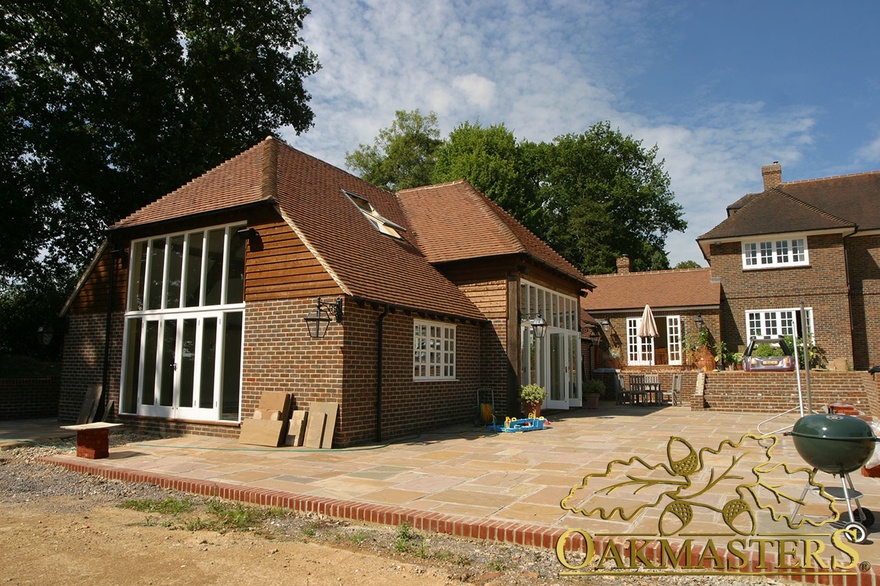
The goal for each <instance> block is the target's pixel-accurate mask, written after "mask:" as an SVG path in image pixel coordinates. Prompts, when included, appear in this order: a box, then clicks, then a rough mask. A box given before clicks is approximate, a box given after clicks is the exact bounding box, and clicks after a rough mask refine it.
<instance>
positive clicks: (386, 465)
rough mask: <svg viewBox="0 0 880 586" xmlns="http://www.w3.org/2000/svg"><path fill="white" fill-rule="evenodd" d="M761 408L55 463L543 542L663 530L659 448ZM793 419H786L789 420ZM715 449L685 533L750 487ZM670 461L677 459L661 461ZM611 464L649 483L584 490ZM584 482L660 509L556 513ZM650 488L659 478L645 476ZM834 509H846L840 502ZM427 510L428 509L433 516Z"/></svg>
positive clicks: (791, 487) (726, 432)
mask: <svg viewBox="0 0 880 586" xmlns="http://www.w3.org/2000/svg"><path fill="white" fill-rule="evenodd" d="M769 416H770V415H769V414H754V413H717V412H712V411H702V412H694V411H691V410H689V409H688V408H685V407H666V408H659V409H653V408H633V407H618V406H613V405H603V406H602V407H601V408H600V409H599V410H577V411H571V412H565V413H560V414H556V415H554V414H550V415H548V419H549V420H550V421H551V422H552V425H550V426H548V428H546V429H544V430H541V431H532V432H528V433H512V434H511V433H497V434H496V433H491V432H487V431H486V430H483V429H477V428H474V427H473V426H466V425H463V426H456V427H451V428H447V429H444V430H442V432H439V433H431V432H426V433H424V434H422V435H420V436H419V437H417V438H407V439H405V440H403V441H399V442H395V443H390V444H387V445H381V446H367V447H363V448H355V449H336V450H308V449H302V448H289V447H282V448H274V449H272V448H269V449H259V450H252V449H248V448H245V447H243V446H242V445H240V444H238V443H237V442H236V441H235V440H230V439H222V438H205V437H201V436H200V437H198V438H193V437H180V438H168V439H163V440H157V441H151V442H142V443H137V444H132V445H129V446H122V447H119V448H114V449H111V457H110V458H108V459H105V460H97V461H83V459H79V458H75V457H74V456H70V457H67V456H65V457H61V458H56V459H55V460H56V461H58V462H59V463H63V464H64V465H67V466H68V467H72V468H75V469H82V470H86V471H94V472H96V473H101V474H105V475H108V476H111V477H112V476H113V475H114V474H116V475H118V477H123V476H125V475H128V476H125V477H130V476H133V475H136V474H138V473H143V474H145V475H146V476H145V478H147V479H150V478H153V479H154V480H155V481H157V482H162V483H165V484H166V485H169V484H174V485H175V486H176V485H178V484H180V485H187V484H186V483H188V482H191V483H192V484H191V487H192V490H193V491H201V490H204V491H205V493H211V492H210V491H211V490H215V491H216V488H217V486H226V485H229V487H228V491H229V494H233V495H239V496H240V497H241V498H248V499H252V500H253V502H258V501H260V499H264V500H267V502H273V503H277V502H290V503H296V506H299V507H314V508H315V510H317V509H320V510H328V511H343V512H344V513H340V514H345V515H350V517H349V518H357V519H362V520H367V521H371V520H372V522H390V523H392V524H394V523H395V522H396V523H397V524H399V523H400V522H402V521H401V520H402V519H403V518H406V517H405V515H413V518H414V519H417V520H418V523H424V526H425V527H427V528H429V529H430V528H431V527H437V528H438V529H437V530H441V531H444V532H453V533H455V534H460V535H464V536H467V537H471V536H477V537H478V536H483V535H490V534H491V535H496V537H497V535H501V536H502V537H503V538H504V539H507V538H508V537H509V538H510V539H512V540H520V541H517V542H518V543H525V542H529V543H536V544H540V545H545V544H547V542H548V540H551V539H552V536H558V535H559V534H560V533H561V532H564V531H566V530H568V529H583V530H585V531H588V532H590V534H592V535H617V536H622V535H627V534H629V535H637V534H638V535H650V534H656V533H657V531H658V526H659V525H660V524H661V523H662V524H663V525H664V527H667V526H669V523H670V522H671V521H674V520H675V519H674V518H673V517H671V516H670V514H669V512H668V511H667V510H666V509H664V505H668V504H669V503H668V500H669V499H668V496H665V495H666V494H668V493H666V492H665V491H664V486H666V487H667V488H668V486H669V484H668V483H670V482H673V483H674V482H675V481H677V480H676V478H675V477H670V475H669V473H668V472H666V471H665V470H666V469H663V468H656V466H657V465H659V464H664V465H666V466H667V467H669V466H672V467H675V466H684V465H685V464H684V463H686V462H688V461H689V460H688V455H689V454H688V448H687V447H686V446H687V445H686V444H683V443H673V444H669V441H670V438H671V437H673V436H676V437H680V438H683V439H685V440H686V441H687V442H688V444H689V445H690V446H692V448H693V450H696V451H697V452H700V450H702V449H703V448H713V449H717V448H719V446H720V445H721V444H722V442H724V440H729V441H730V442H731V443H734V442H738V441H739V440H740V439H741V438H742V437H743V435H744V434H748V433H751V434H755V435H759V430H758V428H759V426H761V425H762V423H764V422H765V420H766V419H767V417H769ZM795 420H796V417H794V416H792V417H791V418H790V421H789V424H793V423H794V421H795ZM785 423H786V422H785V421H783V420H776V421H773V422H772V426H771V428H772V429H778V428H779V427H781V426H782V425H784V424H785ZM777 441H778V443H777V445H776V446H775V447H774V448H773V450H772V454H773V457H774V461H776V460H777V459H778V460H783V461H785V462H787V463H788V464H790V465H791V466H794V467H796V468H806V464H805V463H804V462H803V460H802V459H801V458H800V456H799V455H798V454H797V452H796V450H795V449H794V446H793V443H792V441H791V438H790V437H786V436H782V435H778V436H777ZM743 442H744V443H743V446H741V447H739V448H737V449H736V450H734V449H733V448H732V447H724V450H728V451H729V452H730V453H733V452H735V453H736V454H739V455H741V456H742V457H743V458H744V461H745V462H751V458H752V457H754V456H760V455H761V454H763V453H764V452H763V448H761V447H760V446H759V445H757V444H756V443H755V442H754V440H751V439H749V440H747V441H746V440H743ZM667 449H669V450H670V452H669V454H667ZM724 450H722V452H721V455H720V456H718V457H717V458H716V457H715V456H712V455H711V454H709V453H708V452H700V453H701V454H702V456H703V457H705V460H706V462H711V463H712V466H714V468H711V469H713V470H721V469H723V468H724V466H728V467H730V468H731V469H733V470H734V471H736V472H737V474H742V477H743V478H744V480H742V481H740V480H729V479H728V480H727V481H725V483H720V484H718V485H717V486H718V488H719V489H722V488H723V489H724V490H723V491H721V493H722V494H714V493H713V494H711V495H710V494H709V493H706V494H705V495H700V496H699V498H697V500H696V501H695V506H691V507H690V511H689V512H688V513H687V514H688V515H692V521H691V522H690V524H689V525H688V527H687V529H688V531H691V532H692V533H693V534H695V535H703V534H707V533H711V532H713V531H715V532H716V533H717V532H719V531H720V532H723V531H728V532H729V533H730V534H731V535H734V534H733V533H732V532H731V531H730V530H729V529H728V528H727V526H726V525H725V524H724V521H723V518H722V514H721V509H722V508H723V506H724V505H725V503H727V502H728V501H730V500H731V499H733V500H735V499H736V495H735V494H733V495H731V494H730V491H731V490H733V489H734V488H735V486H736V485H737V484H738V483H740V484H741V483H742V482H747V481H748V478H749V472H750V470H749V468H750V466H751V465H750V466H748V467H746V468H745V469H744V470H739V469H736V468H735V467H734V466H733V465H731V463H730V462H731V460H730V458H731V456H729V455H728V452H725V451H724ZM713 458H715V459H713ZM725 458H727V460H725ZM670 459H671V460H672V462H676V463H675V464H674V465H673V464H672V462H670ZM612 460H616V461H617V462H616V463H615V464H614V465H613V466H611V467H610V468H611V469H612V472H619V471H620V470H621V469H622V468H627V469H628V470H629V471H630V472H632V474H633V477H634V478H636V479H637V480H638V481H639V482H642V483H646V482H647V484H645V486H644V487H643V488H641V489H640V490H639V492H637V493H633V492H632V491H631V490H630V491H629V492H626V491H625V490H624V489H619V491H618V492H614V493H612V494H611V495H607V496H605V497H603V496H602V495H598V494H595V493H594V491H595V490H596V488H597V487H598V486H601V482H600V481H603V480H604V481H607V483H608V484H609V485H613V484H615V483H614V482H613V481H612V480H609V479H603V478H601V476H602V475H603V474H604V472H605V471H606V469H609V463H611V462H612ZM716 460H717V461H716ZM725 461H726V462H727V464H724V462H725ZM759 461H760V458H759ZM646 466H647V467H646ZM651 467H655V468H651ZM709 470H710V466H708V464H707V465H706V467H705V468H704V469H702V470H700V471H695V472H694V473H693V474H692V475H691V476H689V477H688V478H689V482H690V483H692V484H693V485H694V487H696V486H697V485H698V484H700V486H702V485H703V484H707V483H711V482H713V481H714V478H716V476H713V473H711V472H709ZM777 472H778V471H777ZM150 475H152V476H150ZM802 476H803V475H802ZM802 476H801V477H788V476H786V475H785V474H778V475H775V476H774V475H773V474H770V473H768V475H767V477H768V478H770V477H772V478H773V479H774V482H775V481H779V483H780V484H781V485H783V487H784V490H785V491H787V492H788V493H791V494H798V495H799V494H800V493H801V491H802V490H803V486H804V484H805V482H804V480H803V477H802ZM585 478H586V479H588V480H589V481H590V484H589V486H588V487H586V488H581V489H580V490H581V491H583V494H580V493H579V494H577V495H576V496H578V498H579V499H580V501H583V502H584V503H588V504H589V506H587V505H585V506H587V508H589V507H593V508H595V506H597V505H596V503H597V502H605V501H607V502H610V503H614V504H616V505H617V506H620V507H622V510H630V511H631V510H635V509H638V508H639V506H640V505H646V504H650V503H653V502H655V501H657V503H658V504H657V506H654V507H649V506H644V507H643V510H641V511H640V512H639V513H638V514H636V515H635V516H634V517H632V518H627V519H624V518H621V517H620V516H619V515H617V516H612V518H609V519H607V520H602V519H601V518H599V517H598V516H596V515H594V516H584V515H582V514H578V513H577V512H574V511H571V510H565V509H563V508H562V507H561V506H560V503H561V502H562V500H563V499H565V498H566V497H567V496H568V495H569V493H570V492H572V491H575V492H576V491H577V490H578V487H580V486H581V484H582V483H583V482H584V480H585ZM817 479H818V480H819V481H821V482H822V483H825V484H826V485H828V486H834V485H837V483H838V482H839V480H838V479H836V478H833V477H831V476H829V475H827V474H824V473H819V474H818V475H817ZM678 480H680V478H678ZM852 480H853V483H854V484H855V486H856V488H857V489H858V490H859V491H861V492H862V493H863V496H862V497H861V504H862V505H863V506H865V507H867V508H869V509H872V510H875V511H880V478H868V477H864V476H861V475H860V474H859V472H855V473H853V474H852ZM654 482H656V483H657V484H651V483H654ZM663 482H666V483H667V484H665V485H664V484H662V483H663ZM212 483H214V484H212ZM187 486H189V485H187ZM687 488H688V490H691V487H687ZM248 489H250V490H251V491H252V492H251V493H247V495H245V493H244V492H236V491H242V490H248ZM224 490H227V489H224ZM693 490H696V488H693ZM261 491H262V492H261ZM220 492H221V493H222V492H223V491H220ZM581 496H583V497H584V498H580V497H581ZM603 498H604V499H605V501H603ZM664 499H665V500H664ZM580 501H578V502H580ZM573 502H574V501H573ZM590 503H591V504H590ZM608 508H609V509H611V508H613V506H609V507H608ZM685 508H686V507H685ZM778 508H779V507H778ZM782 508H784V507H782ZM837 508H838V510H841V509H845V507H842V506H841V503H838V504H837ZM789 510H790V509H785V510H784V512H786V513H788V512H789ZM817 512H818V513H819V514H821V513H822V507H817V505H816V504H815V503H812V504H810V505H808V506H807V507H804V508H803V511H802V513H804V514H817ZM764 513H765V512H764V511H756V512H755V513H754V514H755V515H756V520H757V526H758V528H759V530H760V531H767V532H772V531H776V530H778V529H779V528H780V526H781V525H782V524H780V523H777V522H774V521H772V519H770V520H769V521H768V520H767V519H769V517H768V516H767V515H765V514H764ZM435 514H436V515H438V517H433V516H431V515H435ZM762 515H763V516H762ZM765 517H766V518H765ZM375 519H379V521H375ZM742 519H743V518H740V522H742ZM517 523H519V524H517ZM787 531H788V532H789V533H791V530H787ZM809 531H813V532H817V530H816V529H815V528H813V527H811V526H809V525H805V526H804V527H802V528H801V532H803V533H804V534H806V533H807V532H809ZM877 531H878V533H877V534H876V535H870V536H869V540H868V542H866V543H864V544H859V545H856V546H853V547H854V548H855V549H856V550H857V551H858V552H859V554H860V557H861V558H862V559H863V560H868V561H871V562H878V563H880V544H878V543H875V540H877V536H878V535H880V525H878V527H877ZM818 533H825V534H827V533H830V529H828V528H827V527H823V528H821V529H819V530H818ZM682 534H684V533H682ZM877 541H880V540H877ZM550 545H551V546H552V543H551V544H550Z"/></svg>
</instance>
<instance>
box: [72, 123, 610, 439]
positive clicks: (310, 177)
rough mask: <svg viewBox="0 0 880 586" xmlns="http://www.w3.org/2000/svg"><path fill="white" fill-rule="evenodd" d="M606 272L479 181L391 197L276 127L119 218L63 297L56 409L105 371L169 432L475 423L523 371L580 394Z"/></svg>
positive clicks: (126, 409)
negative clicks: (317, 419) (592, 272)
mask: <svg viewBox="0 0 880 586" xmlns="http://www.w3.org/2000/svg"><path fill="white" fill-rule="evenodd" d="M592 287H593V286H592V284H591V283H590V281H589V280H588V279H587V278H586V277H585V276H584V275H583V274H581V273H580V272H579V271H578V270H577V269H576V268H575V267H574V266H572V265H571V264H569V263H568V262H566V261H565V260H564V259H563V258H562V257H561V256H559V255H558V254H556V253H555V252H554V251H553V250H551V249H550V248H549V247H548V246H547V245H546V244H545V243H543V242H542V241H541V240H540V239H538V238H537V237H536V236H534V235H533V234H531V233H530V232H528V231H527V230H526V229H525V228H524V227H522V226H521V225H520V224H519V223H517V222H516V221H515V220H514V219H513V218H512V217H511V216H510V215H508V214H507V213H506V212H504V211H503V210H502V209H501V208H499V207H498V206H497V205H495V204H494V203H493V202H492V201H490V200H489V199H488V198H486V197H485V196H483V195H482V194H481V193H479V192H478V191H477V190H476V189H474V188H473V187H472V186H471V185H470V184H468V183H467V182H465V181H459V182H454V183H448V184H443V185H436V186H430V187H424V188H419V189H411V190H406V191H403V192H401V193H398V194H391V193H388V192H386V191H384V190H381V189H379V188H377V187H375V186H373V185H370V184H368V183H366V182H364V181H362V180H360V179H358V178H357V177H354V176H352V175H350V174H348V173H346V172H344V171H342V170H340V169H338V168H335V167H333V166H331V165H329V164H326V163H324V162H322V161H320V160H317V159H315V158H313V157H311V156H309V155H306V154H304V153H302V152H300V151H297V150H296V149H293V148H291V147H290V146H288V145H286V144H285V143H283V142H282V141H280V140H278V139H276V138H273V137H269V138H267V139H266V140H264V141H262V142H261V143H259V144H257V145H256V146H254V147H252V148H251V149H249V150H247V151H245V152H244V153H242V154H240V155H238V156H236V157H234V158H232V159H230V160H228V161H226V162H225V163H223V164H221V165H219V166H218V167H216V168H214V169H212V170H210V171H208V172H206V173H205V174H203V175H202V176H200V177H198V178H196V179H194V180H192V181H191V182H189V183H187V184H186V185H184V186H183V187H181V188H179V189H177V190H175V191H173V192H171V193H169V194H167V195H165V196H164V197H162V198H161V199H159V200H157V201H155V202H153V203H151V204H149V205H147V206H145V207H144V208H142V209H140V210H138V211H137V212H135V213H133V214H132V215H130V216H128V217H126V218H124V219H122V220H120V221H119V222H117V223H116V224H114V225H113V226H111V227H110V229H109V231H108V239H107V240H106V241H105V242H104V244H103V245H102V246H101V247H100V249H99V250H98V252H97V254H96V256H95V258H94V260H93V262H92V263H91V265H90V266H89V267H88V268H87V269H86V271H85V272H84V274H83V275H82V277H81V279H80V281H79V283H78V284H77V287H76V289H75V291H74V293H73V294H72V296H71V297H70V299H69V300H68V302H67V304H66V305H65V307H64V309H63V314H64V315H65V316H66V318H67V325H68V327H67V333H66V339H65V347H64V357H63V367H62V387H61V398H60V404H59V418H60V419H62V420H72V419H75V418H76V415H77V413H78V412H79V409H80V406H81V404H82V402H83V397H84V396H85V393H86V389H87V388H88V387H90V386H91V385H99V384H100V385H103V388H104V389H105V392H104V397H105V400H106V401H107V402H108V403H109V404H111V405H113V409H112V410H111V416H112V417H114V418H115V419H117V420H120V421H124V422H126V423H127V424H128V425H130V426H133V427H140V428H144V429H151V430H158V431H163V432H169V433H189V434H202V435H218V436H231V437H235V436H237V434H238V431H239V428H240V422H241V420H242V419H243V418H246V417H248V416H249V415H250V413H252V412H253V410H254V408H255V407H256V405H257V403H258V401H259V397H260V395H261V393H262V392H264V391H275V390H282V391H287V392H290V393H291V394H292V395H293V400H294V403H295V406H296V408H298V409H308V406H309V404H310V403H312V402H316V401H318V402H328V401H329V402H336V403H337V404H338V406H339V414H338V422H337V427H336V435H335V440H334V445H336V446H345V445H351V444H356V443H362V442H366V441H373V440H377V439H387V438H391V437H400V436H403V435H406V434H411V433H415V432H418V431H421V430H424V429H426V428H429V427H438V426H442V425H447V424H450V423H453V422H461V421H470V420H473V418H474V415H475V413H476V407H477V405H476V403H477V399H476V398H477V396H478V391H480V390H481V389H483V392H486V391H487V390H491V393H492V396H493V397H494V401H495V405H496V412H499V413H507V414H513V413H516V412H517V411H518V408H519V407H518V405H517V401H516V392H517V390H518V388H519V385H520V383H521V382H523V381H529V382H531V381H534V382H539V383H541V384H543V385H544V386H546V387H547V388H548V391H549V396H548V400H547V402H546V404H545V406H547V407H548V408H561V409H566V408H569V407H573V406H578V405H580V401H581V370H580V364H581V360H580V351H581V350H580V328H579V324H578V301H579V298H580V297H581V296H582V295H585V294H586V292H588V291H589V290H591V289H592ZM319 299H320V301H321V304H320V306H319ZM337 300H338V301H337ZM337 308H338V310H337ZM307 316H310V317H320V318H322V320H321V321H320V322H319V323H320V324H321V325H323V326H325V327H326V335H325V336H324V337H313V336H312V335H310V334H309V332H308V331H307V322H306V320H305V318H306V317H307ZM538 317H540V318H541V319H542V320H543V321H544V322H545V323H546V325H547V328H546V334H545V335H544V337H543V338H540V339H537V338H536V337H535V333H534V332H535V329H534V328H533V326H532V324H533V322H535V321H537V318H538ZM334 318H335V319H334ZM315 323H316V322H315V321H313V322H311V324H310V325H314V324H315Z"/></svg>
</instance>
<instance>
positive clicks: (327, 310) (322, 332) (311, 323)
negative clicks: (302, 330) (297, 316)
mask: <svg viewBox="0 0 880 586" xmlns="http://www.w3.org/2000/svg"><path fill="white" fill-rule="evenodd" d="M330 314H333V316H335V317H336V323H342V298H341V297H337V298H336V301H334V302H332V303H324V302H323V301H322V300H321V298H320V297H318V302H317V305H316V306H315V310H314V311H313V312H312V313H310V314H309V315H307V316H306V317H305V318H304V319H305V322H306V327H307V328H308V330H309V337H310V338H323V337H324V336H326V335H327V328H329V327H330V321H331V320H330Z"/></svg>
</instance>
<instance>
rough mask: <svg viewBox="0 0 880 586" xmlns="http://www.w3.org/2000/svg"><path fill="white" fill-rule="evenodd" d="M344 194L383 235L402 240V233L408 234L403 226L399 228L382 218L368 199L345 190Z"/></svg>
mask: <svg viewBox="0 0 880 586" xmlns="http://www.w3.org/2000/svg"><path fill="white" fill-rule="evenodd" d="M342 193H344V194H345V195H346V196H347V197H348V199H349V200H351V203H353V204H354V205H355V206H357V208H358V209H359V210H360V211H361V213H362V214H363V215H364V217H365V218H366V219H367V220H369V221H370V223H371V224H372V225H373V227H374V228H375V229H376V230H378V231H379V232H381V233H382V234H385V235H387V236H391V237H392V238H397V239H398V240H401V239H402V238H403V236H401V235H400V233H401V232H406V229H405V228H404V227H403V226H399V225H397V224H395V223H394V222H392V221H391V220H389V219H387V218H385V217H384V216H382V214H380V213H379V212H377V211H376V208H374V207H373V204H371V203H370V201H369V200H368V199H367V198H365V197H362V196H360V195H357V194H356V193H352V192H350V191H346V190H344V189H343V190H342Z"/></svg>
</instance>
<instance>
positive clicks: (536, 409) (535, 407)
mask: <svg viewBox="0 0 880 586" xmlns="http://www.w3.org/2000/svg"><path fill="white" fill-rule="evenodd" d="M522 411H523V417H528V416H529V415H530V414H532V413H534V414H535V417H540V416H541V404H540V403H523V404H522Z"/></svg>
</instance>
